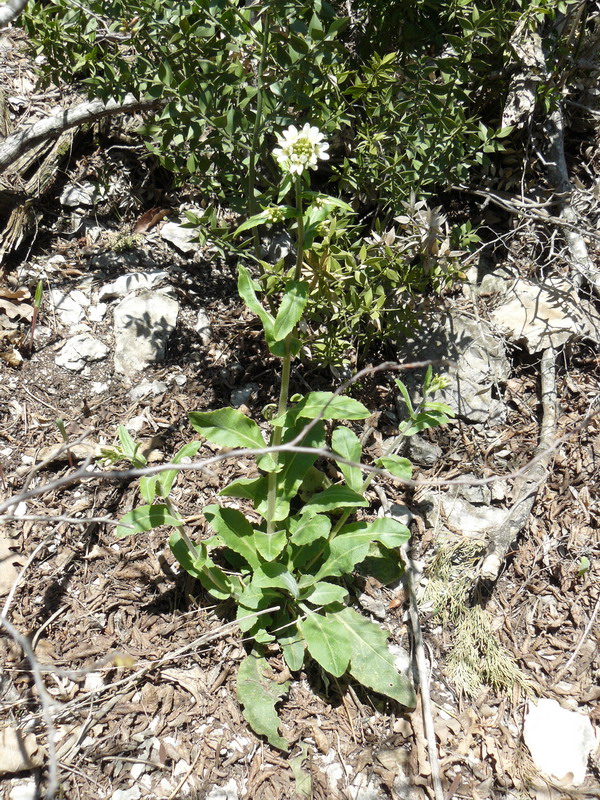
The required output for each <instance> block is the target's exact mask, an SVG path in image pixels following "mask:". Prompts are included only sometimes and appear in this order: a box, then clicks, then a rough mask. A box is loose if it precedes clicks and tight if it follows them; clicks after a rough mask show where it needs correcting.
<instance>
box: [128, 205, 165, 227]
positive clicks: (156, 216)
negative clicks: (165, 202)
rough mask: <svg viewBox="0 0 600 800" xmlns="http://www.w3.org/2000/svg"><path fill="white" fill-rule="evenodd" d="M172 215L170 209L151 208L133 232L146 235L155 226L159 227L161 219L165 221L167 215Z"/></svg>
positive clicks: (140, 219) (136, 224)
mask: <svg viewBox="0 0 600 800" xmlns="http://www.w3.org/2000/svg"><path fill="white" fill-rule="evenodd" d="M170 213H171V209H170V208H163V209H160V208H158V207H156V208H151V209H149V210H148V211H145V212H144V213H143V214H142V216H141V217H139V219H138V220H137V222H136V223H135V225H134V226H133V232H134V233H146V232H147V231H149V230H150V229H151V228H153V227H154V226H155V225H158V223H159V222H160V221H161V219H163V218H164V217H166V216H167V214H170Z"/></svg>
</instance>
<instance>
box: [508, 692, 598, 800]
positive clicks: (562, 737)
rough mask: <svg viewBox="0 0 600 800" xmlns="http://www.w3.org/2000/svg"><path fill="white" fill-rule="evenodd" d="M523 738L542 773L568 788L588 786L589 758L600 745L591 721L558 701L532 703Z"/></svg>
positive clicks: (526, 718) (545, 700)
mask: <svg viewBox="0 0 600 800" xmlns="http://www.w3.org/2000/svg"><path fill="white" fill-rule="evenodd" d="M523 737H524V739H525V744H526V745H527V747H528V748H529V751H530V752H531V756H532V758H533V760H534V762H535V764H536V766H537V768H538V769H539V770H540V772H543V773H544V774H545V775H546V776H547V777H549V778H550V779H552V780H553V781H556V782H558V783H560V784H561V785H562V786H564V787H571V786H580V785H581V784H582V783H583V782H584V780H585V774H586V770H587V761H588V757H589V755H590V753H591V752H592V751H593V750H594V748H595V747H596V745H597V739H596V734H595V732H594V728H593V725H592V723H591V722H590V720H589V719H588V717H586V716H584V715H583V714H578V713H577V712H576V711H568V710H567V709H566V708H562V707H561V706H560V705H559V704H558V703H557V702H556V700H547V699H544V700H539V701H538V702H537V704H536V703H533V702H530V703H529V708H528V711H527V716H526V717H525V726H524V729H523Z"/></svg>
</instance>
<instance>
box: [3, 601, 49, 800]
mask: <svg viewBox="0 0 600 800" xmlns="http://www.w3.org/2000/svg"><path fill="white" fill-rule="evenodd" d="M0 625H2V627H3V628H4V629H5V630H6V631H7V632H8V634H9V635H10V636H11V638H12V639H14V641H15V642H16V643H17V644H18V645H19V647H20V648H21V650H22V651H23V652H24V653H25V655H26V657H27V660H28V661H29V666H30V667H31V674H32V675H33V680H34V683H35V686H36V689H37V691H38V695H39V700H40V704H41V706H42V715H43V718H44V724H45V726H46V736H47V740H48V788H47V790H46V795H45V798H46V800H53V798H54V796H55V795H56V791H57V789H58V759H57V757H56V728H55V727H54V723H53V722H52V708H53V706H54V705H55V701H54V700H53V699H52V697H50V695H49V694H48V692H47V691H46V686H45V684H44V681H43V679H42V673H41V670H40V663H39V661H38V660H37V658H36V657H35V653H34V652H33V648H32V646H31V644H30V642H29V639H28V638H27V637H26V636H23V635H22V634H21V633H19V631H18V630H17V629H16V628H15V626H14V625H12V624H11V623H10V622H9V621H8V620H7V619H6V617H4V616H3V615H0Z"/></svg>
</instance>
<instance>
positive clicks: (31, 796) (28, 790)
mask: <svg viewBox="0 0 600 800" xmlns="http://www.w3.org/2000/svg"><path fill="white" fill-rule="evenodd" d="M38 796H39V795H38V792H37V786H36V785H35V780H34V779H31V780H28V781H25V782H23V781H19V783H15V784H14V785H13V787H12V789H11V790H10V792H9V794H8V800H36V798H37V797H38Z"/></svg>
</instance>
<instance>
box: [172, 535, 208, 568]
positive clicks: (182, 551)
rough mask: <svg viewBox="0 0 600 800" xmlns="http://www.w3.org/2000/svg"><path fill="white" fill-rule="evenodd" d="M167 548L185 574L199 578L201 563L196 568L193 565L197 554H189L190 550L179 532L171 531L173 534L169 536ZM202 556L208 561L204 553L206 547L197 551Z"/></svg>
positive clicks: (205, 552)
mask: <svg viewBox="0 0 600 800" xmlns="http://www.w3.org/2000/svg"><path fill="white" fill-rule="evenodd" d="M169 547H170V548H171V552H172V553H173V555H174V556H175V558H176V559H177V561H178V562H179V564H181V566H182V567H183V568H184V570H185V571H186V572H188V573H189V574H190V575H192V576H193V577H194V578H200V575H201V568H202V561H201V562H200V564H199V565H198V567H196V566H195V565H194V560H195V559H196V557H197V553H192V552H190V549H189V547H188V545H187V542H186V541H185V539H184V538H183V537H182V535H181V533H180V532H179V531H177V530H176V531H173V533H172V534H171V535H170V536H169ZM198 551H199V552H200V553H202V556H203V557H204V558H206V559H208V553H207V551H206V547H205V546H204V547H203V549H200V548H199V549H198Z"/></svg>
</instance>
